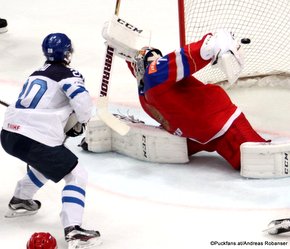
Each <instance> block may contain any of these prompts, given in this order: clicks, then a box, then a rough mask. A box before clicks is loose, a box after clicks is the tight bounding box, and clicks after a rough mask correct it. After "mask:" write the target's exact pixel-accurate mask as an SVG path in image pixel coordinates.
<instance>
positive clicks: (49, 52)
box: [42, 33, 73, 64]
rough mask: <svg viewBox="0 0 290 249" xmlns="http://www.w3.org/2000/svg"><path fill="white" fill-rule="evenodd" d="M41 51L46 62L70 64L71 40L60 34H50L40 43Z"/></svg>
mask: <svg viewBox="0 0 290 249" xmlns="http://www.w3.org/2000/svg"><path fill="white" fill-rule="evenodd" d="M42 51H43V53H44V55H45V57H46V59H47V60H48V61H63V62H65V63H67V64H69V63H70V60H71V54H72V52H73V48H72V43H71V40H70V39H69V38H68V37H67V36H66V35H65V34H62V33H52V34H49V35H48V36H46V37H45V38H44V40H43V42H42Z"/></svg>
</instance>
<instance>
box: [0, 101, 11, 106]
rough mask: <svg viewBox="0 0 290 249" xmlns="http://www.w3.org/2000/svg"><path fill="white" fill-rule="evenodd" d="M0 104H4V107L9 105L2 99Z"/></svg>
mask: <svg viewBox="0 0 290 249" xmlns="http://www.w3.org/2000/svg"><path fill="white" fill-rule="evenodd" d="M0 104H1V105H4V106H5V107H8V106H9V104H8V103H7V102H5V101H2V100H0Z"/></svg>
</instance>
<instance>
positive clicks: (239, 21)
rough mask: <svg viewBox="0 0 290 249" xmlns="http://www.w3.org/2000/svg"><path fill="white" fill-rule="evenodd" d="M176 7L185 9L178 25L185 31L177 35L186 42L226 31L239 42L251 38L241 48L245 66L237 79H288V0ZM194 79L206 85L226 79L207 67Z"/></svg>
mask: <svg viewBox="0 0 290 249" xmlns="http://www.w3.org/2000/svg"><path fill="white" fill-rule="evenodd" d="M179 4H181V5H183V6H184V12H183V13H184V23H180V25H181V26H182V25H183V26H184V31H185V32H184V34H183V33H182V32H181V34H180V35H181V36H184V40H185V43H189V42H192V41H196V40H199V39H200V38H201V37H202V36H203V35H204V34H206V33H208V32H215V31H217V30H218V29H221V28H222V29H227V30H229V31H231V32H233V33H234V35H235V37H236V38H237V39H238V40H240V39H242V38H250V39H251V43H250V44H247V45H243V48H244V51H245V67H244V69H243V71H242V73H241V75H240V78H251V79H253V78H254V77H259V78H261V77H263V76H269V75H279V77H283V76H285V77H286V78H287V77H289V75H290V35H289V34H288V33H289V31H290V1H289V0H279V1H278V0H210V1H208V0H179ZM181 5H180V6H181ZM180 6H179V7H180ZM180 11H182V9H180ZM181 22H183V21H181ZM195 76H196V77H197V78H199V79H201V80H202V81H204V82H209V83H216V82H221V81H224V80H226V78H225V75H224V74H223V73H222V72H221V71H220V70H219V69H217V68H216V69H213V68H211V69H209V66H208V67H207V68H205V69H203V70H201V71H200V72H198V73H197V74H196V75H195Z"/></svg>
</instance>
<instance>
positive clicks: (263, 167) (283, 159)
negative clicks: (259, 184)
mask: <svg viewBox="0 0 290 249" xmlns="http://www.w3.org/2000/svg"><path fill="white" fill-rule="evenodd" d="M289 154H290V143H284V144H273V143H254V142H248V143H243V144H242V145H241V175H242V176H244V177H248V178H278V177H287V176H289V174H290V172H289Z"/></svg>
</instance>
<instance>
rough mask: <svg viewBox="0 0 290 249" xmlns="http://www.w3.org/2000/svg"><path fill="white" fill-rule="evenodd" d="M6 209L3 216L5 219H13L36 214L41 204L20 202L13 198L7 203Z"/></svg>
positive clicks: (32, 201) (20, 200)
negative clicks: (7, 208)
mask: <svg viewBox="0 0 290 249" xmlns="http://www.w3.org/2000/svg"><path fill="white" fill-rule="evenodd" d="M8 207H9V210H8V212H7V213H6V214H5V218H15V217H20V216H29V215H34V214H36V213H37V212H38V210H39V209H40V207H41V203H40V201H37V200H22V199H19V198H16V197H13V198H12V199H11V201H10V202H9V204H8Z"/></svg>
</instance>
